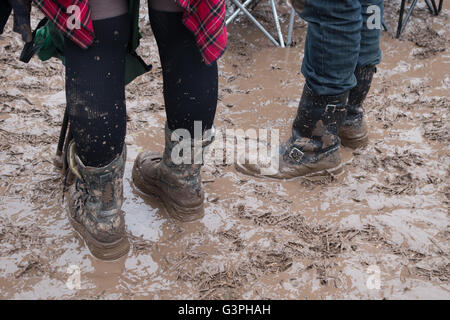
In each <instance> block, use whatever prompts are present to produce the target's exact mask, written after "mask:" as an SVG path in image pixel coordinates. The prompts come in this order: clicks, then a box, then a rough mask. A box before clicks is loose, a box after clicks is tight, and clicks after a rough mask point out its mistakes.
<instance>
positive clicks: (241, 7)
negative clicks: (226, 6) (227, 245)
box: [231, 0, 280, 47]
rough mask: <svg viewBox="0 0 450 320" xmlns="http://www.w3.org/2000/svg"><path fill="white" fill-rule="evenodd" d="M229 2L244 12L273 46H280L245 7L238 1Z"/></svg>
mask: <svg viewBox="0 0 450 320" xmlns="http://www.w3.org/2000/svg"><path fill="white" fill-rule="evenodd" d="M231 1H233V3H234V4H235V5H237V6H238V8H239V9H241V10H242V12H244V13H245V14H246V15H247V17H249V19H250V20H252V22H253V23H254V24H255V25H256V26H257V27H258V28H259V30H261V31H262V32H263V33H264V34H265V36H266V37H267V38H269V40H270V41H272V42H273V44H274V45H275V46H277V47H279V46H280V45H279V44H278V42H277V40H275V39H274V38H273V37H272V36H271V35H270V33H268V32H267V30H266V29H264V27H263V26H262V25H261V24H260V23H259V22H258V20H256V19H255V18H254V17H253V16H252V15H251V13H250V12H248V10H247V9H245V7H244V6H243V5H242V3H240V2H239V1H238V0H231Z"/></svg>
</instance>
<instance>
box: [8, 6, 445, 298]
mask: <svg viewBox="0 0 450 320" xmlns="http://www.w3.org/2000/svg"><path fill="white" fill-rule="evenodd" d="M398 3H399V1H392V2H391V1H389V4H386V6H387V7H386V17H385V19H386V22H387V24H388V26H389V27H390V28H391V29H395V26H396V15H397V14H398V12H397V10H398V9H397V8H398ZM254 11H255V12H256V15H257V16H258V17H259V18H260V19H262V20H263V24H264V25H265V26H267V27H268V30H270V31H271V32H272V33H273V34H275V30H274V28H273V26H272V25H270V22H271V15H270V11H269V7H268V6H265V5H263V4H261V5H259V6H258V7H256V9H255V10H254ZM145 13H146V12H145V10H144V9H143V11H142V14H141V19H142V21H141V22H142V23H141V25H142V26H143V30H142V32H143V35H144V38H143V41H142V46H141V48H140V49H139V51H140V53H141V54H142V56H143V57H144V59H145V60H146V61H147V62H151V63H152V64H153V65H154V69H153V71H151V72H150V73H148V74H146V75H144V76H142V77H140V78H138V79H137V80H136V81H134V82H133V83H132V84H130V85H129V86H128V87H127V108H128V136H127V139H126V142H127V145H128V159H127V164H126V171H125V178H124V184H125V190H124V194H125V203H124V206H123V209H124V211H125V212H126V228H127V232H128V235H129V237H130V241H131V244H132V248H131V250H130V252H129V254H128V255H127V256H126V257H123V258H121V259H119V260H117V261H115V262H103V261H100V260H97V259H96V258H94V257H93V256H92V255H90V253H89V251H88V249H87V247H86V246H85V245H84V243H83V241H82V239H81V238H80V236H79V235H78V234H77V233H76V232H75V231H74V230H73V229H72V227H71V225H70V223H69V220H68V218H67V209H66V207H65V204H64V203H63V202H62V191H63V177H62V175H61V173H60V171H59V170H58V169H57V168H55V167H54V165H53V163H52V162H53V157H54V154H55V150H56V142H57V139H58V135H59V128H60V125H61V121H62V116H63V110H64V107H65V92H64V69H63V66H62V65H61V64H60V63H59V61H56V60H50V61H47V62H44V63H42V62H40V61H38V60H37V59H36V58H33V59H32V61H31V62H30V63H29V64H27V65H25V64H23V63H21V62H19V61H18V57H19V54H20V48H21V41H20V38H19V36H18V35H14V34H12V33H11V28H12V23H11V21H10V23H9V24H8V27H7V30H6V32H5V34H4V35H2V36H0V60H1V61H0V79H1V81H0V164H1V169H0V298H2V299H18V298H32V299H36V298H39V299H56V298H58V299H61V298H62V299H70V298H72V299H86V298H89V299H111V298H121V299H142V298H147V299H148V298H150V299H180V298H181V299H183V298H185V299H343V298H350V299H359V298H369V299H406V298H414V299H417V298H423V299H429V298H443V299H449V298H450V292H449V289H450V285H449V276H450V263H449V250H450V247H449V236H450V233H449V197H450V188H449V182H450V167H449V166H450V152H449V140H450V136H449V121H448V114H449V107H450V101H449V100H450V96H449V85H450V76H449V66H450V55H449V52H448V49H447V48H448V47H449V45H448V42H449V37H450V34H449V32H450V29H449V28H448V25H449V22H450V20H449V15H450V6H449V4H448V2H445V3H444V8H443V10H442V12H441V14H440V15H439V16H437V17H434V16H431V15H430V14H429V13H428V11H427V9H426V7H425V6H424V5H423V4H422V3H419V4H418V5H417V9H416V11H415V13H414V14H413V16H412V17H411V21H410V23H409V24H408V26H407V28H406V30H405V31H404V33H403V34H402V36H401V38H400V39H394V38H392V36H390V35H389V34H388V33H386V32H383V36H382V47H383V61H382V63H381V64H380V65H379V67H378V72H377V73H376V75H375V78H374V85H373V87H372V89H371V91H370V92H369V95H368V97H367V102H366V110H367V117H368V123H369V128H370V144H369V145H368V146H367V147H366V148H363V149H359V150H351V149H347V148H342V156H343V159H344V162H345V172H344V174H342V175H340V176H338V177H334V176H328V177H322V178H303V179H296V180H293V181H285V182H283V181H276V180H263V179H258V178H252V177H248V176H244V175H242V174H240V173H238V172H236V171H235V170H234V167H233V166H232V165H217V166H214V165H210V164H208V165H206V166H205V167H204V169H203V186H204V188H205V192H206V203H205V213H206V214H205V217H204V218H203V219H202V220H200V221H198V222H196V223H180V222H177V221H174V220H172V219H170V217H169V216H168V215H167V214H166V212H165V210H164V209H163V207H162V204H161V202H160V201H158V200H157V199H154V198H150V197H149V198H147V197H141V195H140V194H139V193H138V192H137V190H136V189H135V188H134V186H133V184H132V181H131V168H132V165H133V160H134V159H135V157H136V155H137V154H138V153H139V152H140V151H142V150H147V149H150V150H155V151H158V150H161V151H162V149H163V137H164V129H163V126H164V121H165V112H164V103H163V96H162V77H161V68H160V63H159V58H158V54H157V48H156V43H155V41H154V39H153V38H152V34H151V29H150V26H149V24H148V18H147V17H146V14H145ZM280 15H281V18H282V28H283V31H284V32H285V33H286V32H287V25H288V18H289V10H288V8H284V7H282V8H280ZM37 18H38V17H37V16H34V17H33V20H34V23H36V21H38V20H37ZM305 32H306V24H305V23H304V22H303V21H301V20H300V19H298V18H297V19H296V22H295V28H294V36H293V46H292V47H290V48H286V49H282V48H274V47H273V46H272V44H271V43H270V42H269V41H268V40H267V39H266V38H265V37H264V36H263V35H262V34H261V33H260V31H259V30H258V29H256V27H255V26H254V25H252V24H251V22H249V21H248V20H247V19H245V18H241V19H238V20H236V22H234V23H233V24H231V25H230V26H229V44H228V51H227V52H226V54H225V55H224V57H223V58H222V59H221V60H220V63H219V68H220V69H219V70H220V71H219V72H220V100H219V106H218V113H217V116H216V126H217V128H218V129H220V130H225V129H227V128H228V129H238V128H239V129H244V130H245V129H248V128H254V129H258V128H267V129H272V128H273V129H279V130H280V138H281V139H282V140H284V139H286V138H287V137H288V136H289V131H290V126H291V123H292V120H293V118H294V115H295V112H296V108H297V105H298V101H299V99H300V95H301V88H302V87H303V84H304V78H303V76H302V75H301V72H300V66H301V58H302V56H303V43H304V38H305ZM374 279H375V280H374ZM77 280H79V282H77ZM378 280H379V281H378ZM74 284H75V285H74ZM378 285H379V286H378Z"/></svg>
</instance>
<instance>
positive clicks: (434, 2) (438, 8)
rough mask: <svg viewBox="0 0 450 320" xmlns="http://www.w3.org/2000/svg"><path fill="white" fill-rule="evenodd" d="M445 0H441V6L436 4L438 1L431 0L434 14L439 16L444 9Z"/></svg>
mask: <svg viewBox="0 0 450 320" xmlns="http://www.w3.org/2000/svg"><path fill="white" fill-rule="evenodd" d="M443 1H444V0H439V6H437V5H436V1H435V0H431V3H432V4H433V9H434V15H435V16H437V15H438V14H439V13H440V12H441V10H442V2H443Z"/></svg>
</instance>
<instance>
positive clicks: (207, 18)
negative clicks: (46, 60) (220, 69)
mask: <svg viewBox="0 0 450 320" xmlns="http://www.w3.org/2000/svg"><path fill="white" fill-rule="evenodd" d="M176 1H177V3H178V4H179V5H180V6H181V7H182V8H183V9H184V13H183V24H184V25H185V26H186V27H187V28H188V29H189V30H190V31H191V32H192V33H193V34H194V36H195V39H196V41H197V46H198V48H199V50H200V53H201V54H202V57H203V60H204V61H205V63H206V64H208V65H209V64H211V63H213V62H214V61H216V60H217V59H219V58H220V56H221V55H222V54H223V53H224V52H225V49H226V45H227V31H226V25H225V0H176ZM33 2H34V3H35V4H36V6H37V7H38V8H39V9H40V10H41V11H42V12H43V13H44V14H45V15H46V17H47V18H48V19H49V20H51V21H52V22H53V23H54V24H55V25H56V27H57V28H58V29H59V30H61V32H63V33H64V35H65V36H66V37H67V38H69V39H70V40H72V41H73V42H75V43H76V44H77V45H78V46H80V47H81V48H88V47H89V46H90V45H91V44H92V42H93V41H94V27H93V25H92V17H91V10H90V8H89V0H33ZM73 5H74V6H77V7H78V8H79V18H78V19H77V20H78V21H79V22H80V27H79V28H74V27H72V26H73V24H74V22H75V21H74V12H68V10H69V8H70V7H71V6H73Z"/></svg>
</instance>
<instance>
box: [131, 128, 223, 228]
mask: <svg viewBox="0 0 450 320" xmlns="http://www.w3.org/2000/svg"><path fill="white" fill-rule="evenodd" d="M172 133H173V132H172V131H171V130H170V129H169V128H168V127H167V124H166V128H165V140H166V143H165V149H164V153H163V154H162V155H161V154H160V153H157V152H142V153H141V154H139V155H138V157H137V158H136V161H135V162H134V167H133V182H134V184H135V186H136V187H137V188H138V189H139V190H140V191H142V192H143V193H145V194H151V195H154V196H157V197H159V198H160V199H161V200H162V202H163V204H164V206H165V208H166V210H167V212H168V213H169V215H170V216H171V217H173V218H176V219H178V220H181V221H184V222H188V221H194V220H196V219H199V218H201V217H203V215H204V209H203V202H204V193H203V189H202V179H201V175H200V170H201V166H202V165H201V164H195V163H202V162H203V154H204V151H205V149H206V147H207V146H208V145H209V144H211V142H212V141H213V139H214V129H212V130H208V131H207V132H206V133H205V134H204V137H203V140H202V141H198V142H194V145H198V147H197V148H194V147H193V146H192V145H191V143H190V142H188V145H187V148H190V149H191V157H189V158H190V161H189V162H191V163H194V161H193V158H198V157H195V152H194V151H197V152H200V153H201V154H200V160H199V161H195V163H194V164H175V163H174V162H173V160H172V157H171V154H172V150H173V149H174V148H177V149H178V147H179V146H180V145H179V144H180V143H182V142H180V139H179V137H176V136H175V137H172ZM172 138H174V139H173V140H175V141H172ZM177 149H176V150H177ZM176 154H178V152H177V151H176Z"/></svg>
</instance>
